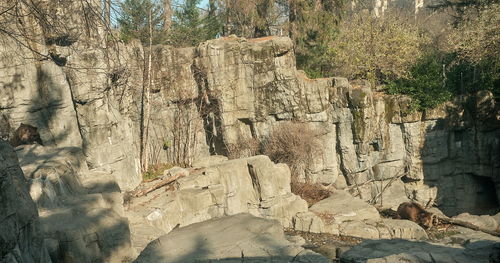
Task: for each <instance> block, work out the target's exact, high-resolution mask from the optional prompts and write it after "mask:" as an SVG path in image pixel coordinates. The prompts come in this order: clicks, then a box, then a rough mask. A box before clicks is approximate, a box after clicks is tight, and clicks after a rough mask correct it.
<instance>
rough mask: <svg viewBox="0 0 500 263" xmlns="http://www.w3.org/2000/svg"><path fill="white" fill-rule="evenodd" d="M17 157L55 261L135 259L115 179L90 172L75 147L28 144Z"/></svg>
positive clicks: (39, 234)
mask: <svg viewBox="0 0 500 263" xmlns="http://www.w3.org/2000/svg"><path fill="white" fill-rule="evenodd" d="M16 153H17V156H18V157H19V165H20V166H21V168H22V171H23V172H24V176H23V173H22V172H21V176H23V179H24V177H26V179H25V180H27V190H29V192H28V193H29V195H30V196H31V198H30V201H31V200H33V201H34V202H35V203H36V206H35V205H33V208H34V209H35V211H36V209H37V208H38V212H37V213H36V214H37V215H38V214H39V218H38V220H37V221H38V223H39V224H38V232H37V233H36V235H37V238H39V239H41V240H43V242H44V244H45V245H46V249H47V252H48V253H47V255H48V256H50V259H51V260H52V261H53V262H123V261H127V260H129V261H130V260H132V259H133V258H134V257H135V254H134V252H133V251H132V250H131V241H130V230H129V225H128V220H127V218H125V217H124V211H123V197H122V194H121V192H120V188H119V186H118V185H117V183H116V181H115V179H114V177H113V176H112V175H109V174H106V173H102V172H95V171H89V170H88V169H87V166H86V163H85V162H84V160H85V159H84V157H83V156H82V155H81V151H80V149H79V148H75V147H65V148H55V147H48V146H39V145H24V146H19V147H17V148H16ZM28 197H29V196H28ZM33 201H31V202H33ZM0 232H1V231H0Z"/></svg>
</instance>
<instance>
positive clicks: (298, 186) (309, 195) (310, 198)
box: [291, 181, 331, 207]
mask: <svg viewBox="0 0 500 263" xmlns="http://www.w3.org/2000/svg"><path fill="white" fill-rule="evenodd" d="M291 186H292V193H294V194H296V195H298V196H300V197H302V199H304V200H306V202H307V204H308V206H309V207H311V206H312V205H314V204H315V203H317V202H319V201H321V200H323V199H325V198H328V197H330V195H331V192H330V191H328V190H326V189H324V188H323V187H322V186H321V185H319V184H310V183H299V182H294V181H292V185H291Z"/></svg>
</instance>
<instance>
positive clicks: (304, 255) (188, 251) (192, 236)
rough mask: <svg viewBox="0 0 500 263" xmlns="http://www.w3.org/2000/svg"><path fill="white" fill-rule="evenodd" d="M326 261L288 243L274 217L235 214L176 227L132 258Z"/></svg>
mask: <svg viewBox="0 0 500 263" xmlns="http://www.w3.org/2000/svg"><path fill="white" fill-rule="evenodd" d="M213 261H221V262H235V263H236V262H242V261H244V262H277V263H278V262H283V263H285V262H291V261H293V262H304V263H305V262H311V263H312V262H317V263H320V262H325V263H326V262H328V260H327V259H326V258H325V257H323V256H321V255H319V254H316V253H314V252H312V251H308V250H305V249H303V248H302V247H300V246H299V245H296V244H293V243H290V242H289V241H288V240H287V239H286V238H285V235H284V233H283V229H282V227H281V225H280V224H279V223H278V222H277V221H274V220H268V219H263V218H258V217H254V216H252V215H250V214H238V215H233V216H229V217H225V218H220V219H213V220H209V221H206V222H203V223H197V224H193V225H190V226H187V227H184V228H180V229H177V230H174V231H172V232H170V233H169V234H167V235H164V236H162V237H160V238H158V239H157V240H155V241H153V242H151V243H150V244H149V245H148V246H147V247H146V249H145V250H144V251H143V252H142V253H141V255H140V256H139V257H138V258H137V259H136V260H135V261H134V262H137V263H139V262H175V263H181V262H182V263H189V262H213Z"/></svg>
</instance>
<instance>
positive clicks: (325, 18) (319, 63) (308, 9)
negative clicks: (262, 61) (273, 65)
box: [290, 0, 345, 78]
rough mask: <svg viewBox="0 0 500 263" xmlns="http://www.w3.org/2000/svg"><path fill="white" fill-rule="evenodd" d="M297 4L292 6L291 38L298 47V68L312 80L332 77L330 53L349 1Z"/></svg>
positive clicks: (302, 1)
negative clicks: (328, 54)
mask: <svg viewBox="0 0 500 263" xmlns="http://www.w3.org/2000/svg"><path fill="white" fill-rule="evenodd" d="M322 2H323V3H322V5H321V6H318V5H317V1H314V0H295V1H293V4H291V6H290V13H291V14H290V17H291V21H290V34H291V36H292V39H293V41H294V43H295V53H296V59H297V68H299V69H302V70H304V71H305V72H306V74H307V75H308V76H309V77H310V78H320V77H326V76H330V75H331V74H332V69H333V68H332V63H331V61H330V59H329V58H328V56H327V53H328V49H329V47H330V46H331V44H332V42H333V41H334V39H335V38H336V36H337V35H338V24H339V22H340V19H341V16H342V14H343V8H344V3H345V1H343V0H340V1H333V0H328V1H322Z"/></svg>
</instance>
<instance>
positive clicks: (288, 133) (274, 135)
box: [263, 122, 322, 178]
mask: <svg viewBox="0 0 500 263" xmlns="http://www.w3.org/2000/svg"><path fill="white" fill-rule="evenodd" d="M318 135H319V134H318V132H317V131H314V130H313V129H311V128H310V127H309V126H308V125H307V124H305V123H298V122H286V123H282V124H278V125H276V126H275V127H274V129H273V130H272V131H271V133H270V135H269V137H268V138H267V139H266V140H265V141H264V143H263V152H264V154H265V155H267V156H269V158H271V160H273V161H274V162H279V163H286V164H288V166H289V167H290V170H291V171H292V177H294V178H297V177H299V176H300V175H302V174H304V173H306V172H307V170H308V169H309V168H310V165H311V163H312V162H313V158H314V157H315V156H317V155H318V154H320V153H321V150H322V146H321V142H320V140H319V138H318Z"/></svg>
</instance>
